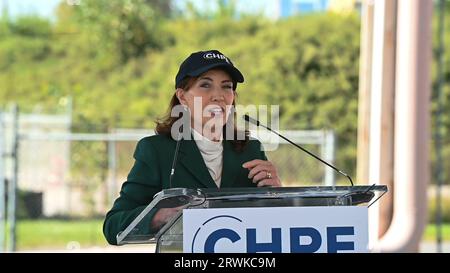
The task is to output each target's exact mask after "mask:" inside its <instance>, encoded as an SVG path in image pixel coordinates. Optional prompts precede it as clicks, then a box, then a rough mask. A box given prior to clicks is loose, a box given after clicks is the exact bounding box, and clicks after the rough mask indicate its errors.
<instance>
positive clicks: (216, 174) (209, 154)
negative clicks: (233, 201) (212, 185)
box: [192, 129, 223, 188]
mask: <svg viewBox="0 0 450 273" xmlns="http://www.w3.org/2000/svg"><path fill="white" fill-rule="evenodd" d="M192 134H193V137H194V140H195V143H196V144H197V147H198V149H199V150H200V154H201V155H202V157H203V160H204V161H205V164H206V167H207V168H208V171H209V174H210V175H211V177H212V179H213V180H214V182H216V185H217V187H218V188H220V181H221V179H222V163H223V145H222V140H220V141H217V142H216V141H211V140H209V139H207V138H206V137H204V136H203V135H201V134H200V133H198V132H197V131H196V130H194V129H193V130H192Z"/></svg>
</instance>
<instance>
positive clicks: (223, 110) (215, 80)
mask: <svg viewBox="0 0 450 273" xmlns="http://www.w3.org/2000/svg"><path fill="white" fill-rule="evenodd" d="M176 95H177V97H178V100H179V101H180V102H181V103H182V104H184V105H186V106H187V107H188V108H189V110H190V112H191V124H192V127H193V128H195V129H197V128H202V130H203V135H204V136H205V137H207V138H209V139H215V138H216V137H217V136H218V134H221V133H222V127H223V125H225V123H226V122H227V120H228V116H229V110H230V107H231V105H232V104H233V101H234V96H235V91H234V90H233V81H232V78H231V77H230V75H228V73H226V72H225V71H223V70H220V69H213V70H209V71H207V72H205V73H203V74H202V75H200V76H199V77H198V78H197V79H196V80H195V82H194V83H193V84H192V86H191V87H190V88H189V89H188V90H183V89H181V88H178V89H177V93H176ZM197 131H198V130H197ZM201 133H202V132H201ZM210 134H212V135H213V137H211V135H210Z"/></svg>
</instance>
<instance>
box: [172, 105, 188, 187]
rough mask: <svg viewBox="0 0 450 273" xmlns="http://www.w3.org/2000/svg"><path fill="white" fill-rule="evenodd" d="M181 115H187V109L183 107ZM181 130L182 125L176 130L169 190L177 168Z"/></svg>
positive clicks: (182, 128)
mask: <svg viewBox="0 0 450 273" xmlns="http://www.w3.org/2000/svg"><path fill="white" fill-rule="evenodd" d="M181 113H182V114H183V115H185V114H189V112H188V109H187V107H185V106H183V108H182V111H181ZM183 130H184V124H183V125H181V126H180V128H178V135H177V145H176V147H175V154H174V155H173V160H172V168H171V169H170V176H169V188H172V179H173V175H174V174H175V168H176V166H177V159H178V152H179V150H180V144H181V140H182V139H183V136H182V135H181V134H182V132H183Z"/></svg>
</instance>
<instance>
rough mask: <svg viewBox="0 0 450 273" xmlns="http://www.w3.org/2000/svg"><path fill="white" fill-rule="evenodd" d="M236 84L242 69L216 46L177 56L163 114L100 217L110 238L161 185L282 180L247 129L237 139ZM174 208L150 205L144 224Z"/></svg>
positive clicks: (158, 223)
mask: <svg viewBox="0 0 450 273" xmlns="http://www.w3.org/2000/svg"><path fill="white" fill-rule="evenodd" d="M242 82H244V77H243V75H242V73H241V72H240V71H239V70H238V69H237V68H236V67H235V66H234V65H233V63H232V62H231V60H230V59H229V58H228V57H227V56H225V55H223V54H222V53H221V52H219V51H217V50H208V51H199V52H194V53H192V54H191V55H190V56H189V57H188V58H187V59H186V60H184V61H183V63H182V64H181V66H180V68H179V71H178V73H177V75H176V77H175V93H174V94H173V97H172V99H171V101H170V104H169V111H168V114H167V115H166V116H165V117H164V118H163V119H161V120H158V121H157V122H156V124H157V126H156V135H154V136H150V137H146V138H143V139H141V140H140V141H139V142H138V144H137V146H136V150H135V152H134V158H135V163H134V165H133V167H132V169H131V171H130V173H129V174H128V177H127V181H126V182H125V183H124V184H123V185H122V189H121V191H120V196H119V197H118V198H117V199H116V201H115V202H114V205H113V207H112V209H111V210H110V211H109V212H108V213H107V215H106V218H105V222H104V225H103V233H104V235H105V237H106V239H107V240H108V242H109V243H110V244H116V235H117V234H118V233H119V232H120V231H122V230H124V229H125V228H126V227H127V226H128V225H129V224H130V223H131V221H132V220H133V219H134V218H136V216H137V215H138V214H139V213H140V212H141V211H142V210H143V209H144V208H145V207H146V206H147V205H148V204H149V203H150V202H151V201H152V199H153V196H154V195H155V194H156V193H158V192H159V191H161V190H163V189H167V188H193V189H197V188H229V187H253V186H257V187H262V186H276V187H278V186H281V182H280V179H279V177H278V173H277V170H276V168H275V166H274V165H273V164H272V163H271V162H270V161H268V160H267V158H266V156H265V154H264V151H263V150H262V149H261V143H260V142H259V141H258V140H256V139H249V136H248V134H244V135H243V137H241V138H239V133H238V131H237V129H236V125H235V122H234V121H235V119H236V116H235V112H234V111H232V109H233V106H234V105H235V98H236V89H237V83H242ZM230 124H232V125H231V126H230ZM230 131H231V132H230ZM177 209H180V208H174V209H160V210H159V211H157V212H156V213H155V214H154V215H153V217H152V219H151V221H150V226H151V228H153V229H157V228H158V227H160V226H161V225H163V224H164V223H165V222H166V221H167V219H168V218H169V217H170V216H171V215H173V213H174V212H175V211H176V210H177Z"/></svg>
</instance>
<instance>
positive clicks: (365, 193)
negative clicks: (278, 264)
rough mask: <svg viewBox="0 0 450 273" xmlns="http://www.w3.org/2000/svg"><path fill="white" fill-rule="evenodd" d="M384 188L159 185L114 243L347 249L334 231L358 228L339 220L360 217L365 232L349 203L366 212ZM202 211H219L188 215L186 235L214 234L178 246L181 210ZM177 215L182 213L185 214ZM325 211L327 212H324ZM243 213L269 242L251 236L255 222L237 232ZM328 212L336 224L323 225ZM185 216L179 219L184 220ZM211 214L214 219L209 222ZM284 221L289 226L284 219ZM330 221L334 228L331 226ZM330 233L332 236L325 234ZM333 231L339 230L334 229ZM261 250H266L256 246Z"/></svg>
mask: <svg viewBox="0 0 450 273" xmlns="http://www.w3.org/2000/svg"><path fill="white" fill-rule="evenodd" d="M386 192H387V187H386V186H384V185H372V186H351V187H350V186H349V187H347V186H316V187H280V188H271V187H262V188H224V189H187V188H173V189H165V190H162V191H161V192H159V193H157V194H156V195H155V196H154V198H153V200H152V202H150V204H149V205H147V206H146V208H145V209H144V210H143V211H142V212H141V213H140V214H139V215H138V216H137V217H136V218H135V219H134V220H133V221H132V222H131V224H130V225H128V226H127V227H126V228H125V229H124V230H123V231H122V232H120V233H119V234H117V244H118V245H124V244H156V252H159V253H167V252H183V250H184V251H185V252H196V249H200V250H201V251H203V250H204V251H205V252H206V251H207V250H212V251H214V249H215V247H218V246H220V244H224V245H228V247H231V246H232V245H233V242H236V241H237V240H239V241H238V242H239V243H240V245H241V248H240V249H238V250H236V251H235V250H233V249H232V248H229V249H231V250H226V252H246V251H245V249H246V250H247V251H250V252H290V251H296V252H297V251H298V252H303V251H305V250H309V251H311V252H315V251H317V250H319V249H323V247H322V245H326V244H327V246H325V252H326V247H328V251H330V250H331V251H332V250H336V249H339V248H336V247H341V246H342V247H343V248H342V249H351V248H346V247H348V246H349V245H351V244H352V243H348V242H338V241H337V240H338V239H337V238H339V235H349V234H350V233H345V232H347V231H352V230H353V233H357V234H360V231H359V230H358V229H356V230H355V229H353V227H351V224H345V225H344V224H342V223H343V222H342V220H343V219H344V218H346V217H347V218H349V220H358V219H351V218H352V217H353V218H358V217H361V218H362V220H361V221H360V222H362V223H363V224H362V226H361V228H359V229H360V230H362V231H363V233H364V232H368V228H367V216H358V215H364V212H363V214H358V213H360V212H358V213H357V214H355V215H356V216H351V215H352V211H354V210H355V209H353V210H351V208H355V207H359V208H365V209H366V210H365V211H366V212H365V213H366V214H367V208H368V207H370V206H371V205H372V204H373V203H375V202H376V201H377V200H378V199H379V198H381V197H382V196H383V195H384V194H385V193H386ZM308 209H309V210H308ZM234 211H236V212H239V213H241V214H239V215H240V216H239V217H235V216H232V215H231V214H232V212H234ZM206 212H219V214H220V215H219V216H214V215H213V214H211V213H208V215H209V216H211V215H213V216H212V217H209V216H208V217H209V218H208V219H207V220H205V221H204V220H201V219H200V220H196V219H193V220H190V222H189V223H190V224H194V225H196V226H198V228H197V227H194V229H193V230H192V232H191V233H190V235H189V236H190V238H191V239H193V240H194V241H195V240H196V239H197V241H196V242H198V240H199V238H200V237H201V236H203V235H201V233H202V232H203V233H205V232H206V230H208V232H209V233H210V234H213V233H214V236H215V239H214V238H212V236H209V237H205V238H207V240H206V243H205V244H203V243H202V245H201V246H200V248H198V247H197V248H195V246H194V244H198V243H196V242H194V241H192V240H191V241H190V242H189V245H185V246H184V247H183V240H184V239H186V238H184V232H186V230H187V226H185V227H183V219H184V218H185V217H187V216H186V215H188V214H189V215H197V216H198V215H202V214H207V213H206ZM230 212H231V213H230ZM266 212H267V213H266ZM303 212H305V213H303ZM242 213H244V214H242ZM245 213H247V214H245ZM183 214H185V217H184V216H183ZM325 214H329V215H328V216H327V215H325ZM242 215H244V216H242ZM245 215H250V217H249V219H250V218H252V217H251V216H253V218H258V217H259V219H260V220H257V222H258V221H259V222H258V223H262V224H263V225H264V224H266V225H267V224H270V225H271V226H267V227H263V228H262V229H264V232H266V233H267V232H269V235H264V236H266V237H267V236H269V237H268V238H269V239H268V240H269V241H270V243H267V238H266V239H265V240H266V241H265V243H263V242H258V240H260V239H258V234H256V235H255V233H258V232H259V230H258V225H260V224H258V223H256V224H255V223H251V224H249V226H248V227H246V228H245V230H244V229H242V230H244V231H243V233H242V232H239V231H237V229H241V227H240V226H242V223H243V222H244V221H242V219H244V218H246V216H245ZM258 215H260V216H258ZM308 215H309V216H308ZM297 216H298V217H297ZM220 217H222V220H223V221H225V220H227V221H228V220H230V219H231V220H233V218H234V219H237V220H239V221H240V222H239V221H237V220H233V221H234V222H235V223H238V224H239V225H240V226H239V227H237V229H236V231H234V230H233V228H226V227H225V226H226V224H224V222H223V221H222V222H218V221H216V220H218V218H220ZM307 217H313V218H310V219H313V221H312V222H311V223H313V222H315V220H320V223H323V224H324V225H325V227H324V228H322V227H320V228H319V227H314V226H311V227H310V226H308V220H307V219H308V218H307ZM333 217H334V218H336V220H334V221H335V222H333V223H339V225H337V224H333V223H331V222H330V223H331V224H330V225H331V226H327V224H328V223H327V221H328V219H329V221H333V220H332V218H333ZM364 217H366V218H364ZM225 218H227V219H225ZM261 218H262V219H261ZM264 218H268V219H264ZM297 218H299V219H297ZM186 219H188V218H186ZM186 219H185V220H184V221H186ZM198 219H199V218H198ZM205 219H206V218H205ZM213 219H214V220H215V221H212V220H213ZM283 219H286V220H288V221H289V220H290V221H291V222H292V221H293V220H295V221H297V222H295V223H294V222H292V223H293V224H292V226H283V225H282V224H281V223H280V222H282V221H283ZM314 219H315V220H314ZM156 220H157V221H156ZM272 220H273V221H272ZM298 221H300V222H298ZM302 221H303V222H302ZM336 221H337V222H336ZM213 222H215V223H216V227H214V228H215V231H214V232H212V231H213V229H211V225H212V224H213ZM228 222H230V221H228ZM247 222H248V221H247ZM341 222H342V223H341ZM208 225H209V226H208ZM287 225H289V223H288V224H287ZM333 225H334V226H337V227H336V228H335V229H333V228H334V227H333ZM340 226H345V228H346V229H343V227H340ZM202 228H203V229H202ZM191 229H192V227H191ZM365 229H367V230H365ZM364 230H365V231H364ZM270 232H271V233H270ZM325 232H328V235H325V234H324V233H325ZM330 232H331V233H332V235H330ZM336 232H337V233H336ZM339 232H344V233H341V234H339ZM239 234H240V235H239ZM286 234H287V235H286ZM321 234H322V235H321ZM333 234H334V237H333ZM207 235H208V234H207ZM207 235H205V236H207ZM294 235H295V238H290V244H291V245H290V248H289V247H287V248H286V244H289V239H288V243H285V242H281V241H280V240H282V239H283V240H284V238H281V237H286V236H291V237H293V236H294ZM353 235H355V234H353ZM186 236H187V235H186ZM217 236H219V237H217ZM220 236H222V237H220ZM244 236H247V238H246V239H244V238H243V237H244ZM300 236H307V237H309V238H308V239H309V241H310V243H304V242H303V243H302V242H301V240H300ZM355 236H356V235H355ZM216 237H217V238H216ZM344 237H345V236H344ZM233 238H234V239H233ZM252 238H253V239H252ZM324 238H325V239H324ZM330 238H331V239H330ZM263 239H264V238H263ZM303 239H304V238H303ZM315 239H317V240H316V241H318V242H319V243H321V244H319V245H318V244H317V243H316V242H315ZM252 240H253V241H252ZM324 240H329V242H323V241H324ZM330 240H332V241H333V242H331V241H330ZM278 241H280V242H278ZM245 243H246V244H247V246H242V244H245ZM363 243H364V242H363ZM185 244H186V242H185ZM203 245H204V246H203ZM236 245H237V244H236ZM191 246H192V247H191ZM242 247H244V248H242ZM245 247H246V248H245ZM282 247H283V249H282ZM265 249H266V250H267V251H259V250H265ZM271 250H275V251H271Z"/></svg>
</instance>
